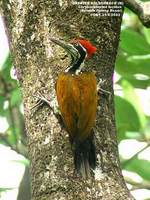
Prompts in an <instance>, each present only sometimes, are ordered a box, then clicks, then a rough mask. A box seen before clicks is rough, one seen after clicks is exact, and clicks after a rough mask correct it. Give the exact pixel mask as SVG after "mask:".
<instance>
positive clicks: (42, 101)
mask: <svg viewBox="0 0 150 200" xmlns="http://www.w3.org/2000/svg"><path fill="white" fill-rule="evenodd" d="M33 97H35V98H36V99H37V101H36V104H35V105H34V106H32V107H31V110H34V109H36V110H35V111H34V112H36V111H37V110H38V109H39V108H40V107H42V106H43V105H44V104H47V105H48V106H49V107H50V109H51V110H52V111H53V113H54V114H55V115H58V114H60V113H59V109H58V104H57V100H56V98H53V99H51V100H50V99H48V98H46V97H45V96H43V95H42V94H41V93H40V92H38V93H37V94H36V95H33Z"/></svg>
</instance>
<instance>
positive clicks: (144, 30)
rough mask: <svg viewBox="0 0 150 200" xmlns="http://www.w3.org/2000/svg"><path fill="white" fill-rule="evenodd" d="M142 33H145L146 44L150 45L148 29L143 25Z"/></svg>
mask: <svg viewBox="0 0 150 200" xmlns="http://www.w3.org/2000/svg"><path fill="white" fill-rule="evenodd" d="M143 33H144V35H145V38H146V40H147V42H148V44H149V45H150V29H149V28H145V27H143Z"/></svg>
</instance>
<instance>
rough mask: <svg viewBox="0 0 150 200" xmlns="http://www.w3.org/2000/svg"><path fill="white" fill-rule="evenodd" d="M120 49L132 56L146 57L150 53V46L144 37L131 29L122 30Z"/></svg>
mask: <svg viewBox="0 0 150 200" xmlns="http://www.w3.org/2000/svg"><path fill="white" fill-rule="evenodd" d="M120 48H121V49H123V50H124V51H125V52H127V53H129V54H130V55H144V54H149V53H150V45H149V44H148V43H147V41H146V40H145V38H144V37H143V35H141V34H139V33H137V32H135V31H133V30H130V29H124V30H122V32H121V42H120Z"/></svg>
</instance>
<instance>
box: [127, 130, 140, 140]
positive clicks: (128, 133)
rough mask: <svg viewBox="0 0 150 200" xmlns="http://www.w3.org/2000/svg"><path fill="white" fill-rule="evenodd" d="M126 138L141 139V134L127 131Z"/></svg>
mask: <svg viewBox="0 0 150 200" xmlns="http://www.w3.org/2000/svg"><path fill="white" fill-rule="evenodd" d="M126 137H127V138H129V139H141V133H140V132H135V131H134V132H133V131H127V132H126Z"/></svg>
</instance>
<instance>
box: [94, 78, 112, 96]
mask: <svg viewBox="0 0 150 200" xmlns="http://www.w3.org/2000/svg"><path fill="white" fill-rule="evenodd" d="M105 81H106V80H103V79H100V80H99V82H98V84H97V92H98V93H99V92H101V93H103V94H108V95H109V96H111V95H112V93H111V92H109V91H108V90H104V89H103V88H102V86H103V85H104V83H105Z"/></svg>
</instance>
